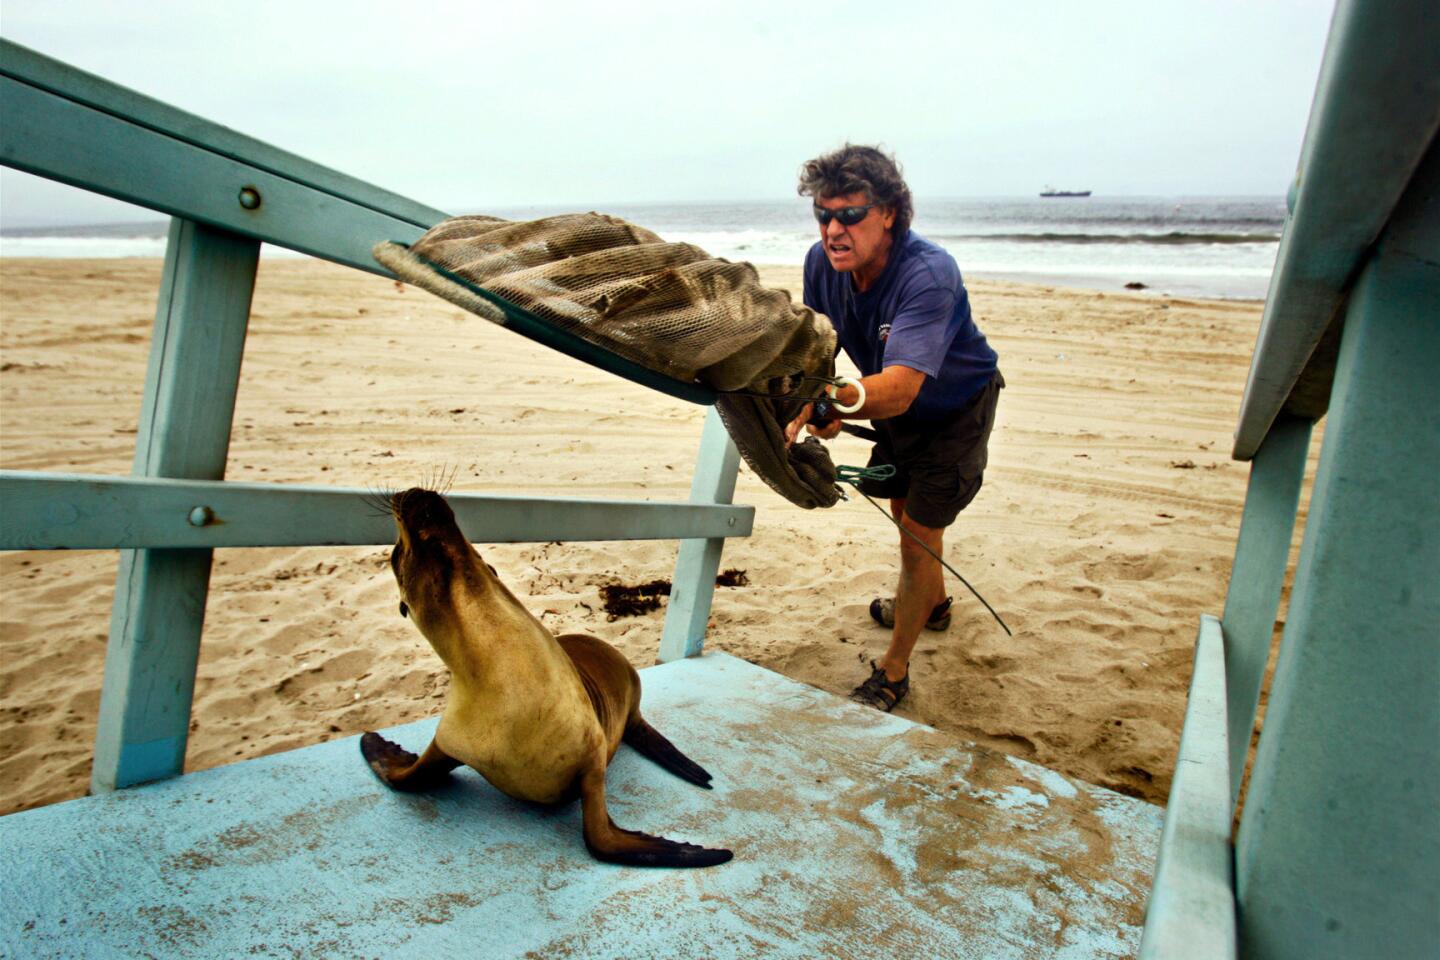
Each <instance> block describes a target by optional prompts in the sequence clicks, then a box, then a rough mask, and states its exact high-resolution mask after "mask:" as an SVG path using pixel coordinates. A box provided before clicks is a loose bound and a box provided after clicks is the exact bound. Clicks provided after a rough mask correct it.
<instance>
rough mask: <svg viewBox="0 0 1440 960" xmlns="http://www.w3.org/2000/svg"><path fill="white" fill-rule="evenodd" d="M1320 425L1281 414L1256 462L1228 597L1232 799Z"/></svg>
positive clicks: (1241, 771)
mask: <svg viewBox="0 0 1440 960" xmlns="http://www.w3.org/2000/svg"><path fill="white" fill-rule="evenodd" d="M1313 426H1314V422H1313V421H1311V420H1305V419H1302V418H1300V417H1289V416H1285V415H1283V414H1282V415H1281V416H1280V417H1279V418H1277V419H1276V421H1275V423H1274V425H1273V426H1271V428H1270V432H1269V433H1268V434H1266V435H1265V441H1264V443H1263V444H1262V445H1261V447H1260V449H1259V451H1258V452H1257V453H1256V454H1255V460H1254V461H1253V462H1252V463H1251V464H1250V485H1249V488H1248V489H1247V490H1246V492H1245V513H1244V516H1243V517H1242V518H1241V521H1240V537H1239V539H1238V540H1237V542H1236V544H1235V564H1234V566H1233V567H1232V568H1231V570H1230V589H1229V592H1227V593H1226V594H1225V615H1224V616H1223V617H1222V618H1221V622H1222V623H1223V625H1224V634H1225V689H1226V691H1227V700H1228V706H1227V709H1226V715H1227V718H1228V724H1229V730H1230V733H1229V741H1230V803H1231V805H1232V806H1233V805H1234V803H1235V800H1236V798H1237V797H1239V796H1240V781H1241V779H1242V778H1243V777H1244V775H1245V757H1246V754H1247V753H1248V752H1249V750H1250V734H1251V732H1252V731H1253V730H1254V729H1255V709H1256V707H1258V706H1259V705H1260V685H1261V683H1262V682H1263V681H1264V679H1265V665H1266V663H1268V662H1269V660H1270V638H1271V636H1272V635H1273V634H1274V632H1275V618H1276V615H1277V614H1278V612H1279V610H1280V592H1281V589H1282V588H1283V587H1284V585H1285V564H1286V561H1288V560H1289V558H1290V541H1291V540H1293V539H1294V536H1295V511H1296V509H1297V508H1298V507H1299V505H1300V485H1301V481H1302V480H1303V479H1304V477H1305V457H1306V454H1307V453H1308V452H1309V450H1310V433H1311V428H1312V427H1313Z"/></svg>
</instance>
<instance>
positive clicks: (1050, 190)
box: [1040, 187, 1090, 197]
mask: <svg viewBox="0 0 1440 960" xmlns="http://www.w3.org/2000/svg"><path fill="white" fill-rule="evenodd" d="M1040 196H1042V197H1088V196H1090V191H1089V190H1056V189H1055V188H1054V187H1046V188H1045V189H1044V190H1041V191H1040Z"/></svg>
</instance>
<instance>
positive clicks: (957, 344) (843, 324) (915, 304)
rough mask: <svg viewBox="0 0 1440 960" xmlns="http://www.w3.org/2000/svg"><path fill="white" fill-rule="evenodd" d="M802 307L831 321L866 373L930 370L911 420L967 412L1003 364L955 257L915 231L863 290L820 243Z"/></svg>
mask: <svg viewBox="0 0 1440 960" xmlns="http://www.w3.org/2000/svg"><path fill="white" fill-rule="evenodd" d="M805 305H806V306H808V307H810V308H812V309H814V310H817V311H819V312H820V313H823V314H825V316H827V317H829V318H830V322H831V323H832V324H834V326H835V331H836V333H838V334H839V339H840V346H841V347H843V348H844V350H845V353H846V354H847V355H849V357H850V359H851V360H852V361H853V362H854V363H855V366H857V367H859V368H860V373H861V374H862V375H864V376H867V377H868V376H871V375H873V374H876V373H879V372H880V371H881V370H883V369H885V368H886V367H889V366H893V365H895V364H902V365H904V366H907V367H910V368H912V369H915V370H919V371H920V372H921V373H923V374H925V375H926V377H925V384H924V386H922V387H921V388H920V393H919V395H918V396H916V397H915V402H914V403H912V404H911V405H910V410H909V412H908V414H905V415H904V416H906V417H907V418H908V419H913V420H915V421H919V422H928V421H934V420H940V419H943V418H945V417H946V416H947V415H949V414H951V413H954V412H955V411H957V410H960V409H962V408H963V407H964V406H965V405H966V404H967V403H968V402H969V401H970V400H971V398H973V397H974V396H975V394H976V393H977V392H979V390H980V389H981V388H982V387H984V386H985V385H986V384H987V383H989V382H990V378H991V377H993V376H994V375H995V371H996V369H997V367H998V361H999V356H998V355H997V354H996V353H995V351H994V349H992V348H991V346H990V344H989V343H987V342H986V341H985V335H984V334H983V333H981V332H980V329H979V328H978V327H976V326H975V321H974V319H972V318H971V316H970V296H969V294H967V293H966V292H965V283H964V281H963V280H961V278H960V267H959V266H958V265H956V263H955V258H954V257H952V256H950V254H949V253H947V252H945V250H943V249H941V248H940V247H939V246H937V245H935V244H933V243H931V242H930V241H929V240H926V239H925V238H924V237H922V236H920V235H919V234H918V233H915V232H914V231H907V232H906V234H905V236H904V237H903V238H901V239H898V240H896V241H895V244H894V246H892V247H891V248H890V258H889V260H888V261H887V262H886V264H885V269H884V271H883V272H881V274H880V277H879V278H878V279H877V280H876V281H875V283H874V284H872V285H871V287H870V289H869V290H867V291H865V292H864V293H859V292H858V291H856V290H855V287H854V284H853V283H851V281H850V274H848V273H840V272H839V271H837V270H835V269H834V268H833V267H831V266H830V261H829V260H828V259H826V257H825V249H824V245H823V244H821V243H816V244H815V245H814V246H813V247H811V248H810V252H809V253H808V254H806V255H805Z"/></svg>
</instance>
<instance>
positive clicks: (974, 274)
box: [0, 239, 1269, 305]
mask: <svg viewBox="0 0 1440 960" xmlns="http://www.w3.org/2000/svg"><path fill="white" fill-rule="evenodd" d="M160 242H161V244H162V250H161V252H160V253H157V254H155V255H135V256H123V257H111V256H68V255H67V256H60V255H56V256H35V255H33V254H23V255H12V254H8V253H4V252H3V250H0V261H16V262H21V263H27V262H31V261H38V262H51V261H59V262H68V263H103V262H108V261H122V262H131V263H136V262H141V263H143V262H151V261H153V262H156V263H163V262H164V259H165V257H164V252H163V243H164V241H163V239H162V240H161V241H160ZM261 259H262V260H316V259H317V258H315V257H311V256H310V255H309V254H305V253H298V252H296V251H292V250H287V249H284V248H280V247H276V246H274V245H272V244H264V245H262V247H261ZM732 262H733V261H732ZM743 262H746V263H750V264H751V266H753V267H755V269H756V270H758V271H760V272H761V273H766V272H774V271H785V270H795V271H799V270H800V265H799V264H795V263H769V262H761V261H750V260H746V261H743ZM961 271H962V273H963V275H964V279H965V284H966V286H967V287H968V286H969V285H970V284H971V283H972V282H977V281H978V282H981V283H1013V284H1019V285H1022V286H1033V287H1043V288H1047V289H1051V290H1058V291H1062V292H1063V291H1076V292H1088V293H1096V292H1099V293H1107V294H1109V293H1113V294H1116V295H1125V296H1151V297H1162V298H1164V297H1168V298H1171V299H1183V300H1203V301H1216V302H1219V303H1244V304H1259V305H1263V304H1264V302H1265V295H1264V294H1261V295H1259V296H1254V297H1249V296H1221V295H1216V294H1207V293H1193V292H1189V291H1184V290H1182V291H1180V292H1174V291H1171V290H1168V289H1162V288H1161V287H1162V285H1160V284H1149V283H1147V284H1145V286H1144V287H1143V288H1140V289H1127V288H1126V286H1125V284H1126V283H1128V282H1131V281H1122V280H1119V279H1118V278H1117V277H1108V276H1104V275H1100V274H1070V273H1053V272H1040V271H1037V272H1034V273H1025V272H1016V271H987V270H981V271H966V270H965V269H964V265H963V264H962V265H961ZM1078 280H1088V281H1089V282H1073V281H1078ZM1268 283H1269V280H1268V278H1267V280H1266V284H1267V285H1268ZM798 289H799V288H798V284H797V286H796V290H797V291H798ZM796 299H797V300H798V299H799V296H798V292H797V294H796Z"/></svg>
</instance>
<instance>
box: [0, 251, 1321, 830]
mask: <svg viewBox="0 0 1440 960" xmlns="http://www.w3.org/2000/svg"><path fill="white" fill-rule="evenodd" d="M159 276H160V263H159V262H158V261H151V260H92V261H75V260H71V261H62V260H19V259H5V260H0V467H3V468H5V469H11V470H50V471H64V472H72V473H93V474H112V475H113V474H127V473H129V472H130V468H131V457H132V453H133V449H134V443H135V437H136V426H137V422H138V419H139V410H140V396H141V390H142V386H143V381H144V376H145V365H146V357H147V351H148V349H149V341H150V333H151V326H152V324H153V318H154V311H155V298H156V290H157V285H158V281H159ZM762 276H763V279H764V281H765V282H766V283H767V284H768V285H771V286H779V287H785V288H788V289H790V290H791V291H793V292H794V293H795V294H796V295H797V297H798V293H799V285H800V271H799V269H798V268H779V267H776V268H762ZM970 288H971V295H972V301H973V304H974V310H975V314H976V317H977V319H978V322H979V324H980V326H981V328H982V329H983V330H984V331H985V333H986V335H987V336H988V337H989V338H990V342H991V343H992V344H994V346H995V347H996V348H997V349H998V350H999V353H1000V357H1001V367H1002V370H1003V371H1004V374H1005V378H1006V380H1007V381H1008V384H1009V386H1008V388H1007V389H1006V390H1005V391H1004V393H1003V394H1002V395H1001V399H1000V408H999V415H998V419H997V424H996V428H995V433H994V436H993V438H992V441H991V451H990V467H989V470H988V471H987V474H986V477H985V485H984V488H983V489H982V490H981V492H980V495H979V496H978V497H977V499H976V500H975V502H974V503H973V504H972V505H971V506H970V507H969V509H967V510H966V511H965V512H964V513H963V514H962V515H961V517H960V519H959V520H958V522H957V523H956V525H955V526H954V527H953V528H951V531H950V533H949V536H948V537H947V541H946V556H947V559H948V560H949V561H950V562H951V564H952V565H953V566H955V567H956V568H957V569H958V570H959V571H960V572H961V573H962V574H963V575H964V576H965V577H966V578H967V579H968V580H970V582H971V583H973V584H974V585H975V587H976V588H977V589H978V590H979V591H980V592H981V593H982V594H984V596H985V597H986V598H987V599H988V600H989V601H990V603H991V604H993V605H994V606H995V607H996V609H997V610H999V611H1000V613H1001V615H1002V616H1003V617H1004V618H1005V620H1006V621H1007V622H1008V624H1009V625H1010V627H1011V628H1012V629H1013V630H1014V636H1013V637H1007V636H1006V635H1005V634H1004V633H1003V632H1002V631H1001V629H1000V628H999V627H998V626H997V625H996V624H995V622H994V621H993V620H992V619H991V617H990V615H989V613H987V612H986V611H985V609H984V608H983V607H982V606H981V605H980V604H979V603H977V602H975V601H974V600H973V599H972V598H971V597H970V596H969V595H968V593H967V592H966V591H965V588H964V587H963V586H961V585H960V584H959V583H956V582H954V581H953V580H951V581H950V586H951V588H952V589H951V592H952V593H953V594H954V595H955V597H956V608H955V617H954V623H953V625H952V626H951V628H950V629H949V631H948V632H946V633H943V634H939V633H932V632H925V633H924V634H923V635H922V636H921V638H920V643H919V645H918V647H917V648H916V651H915V656H914V660H913V661H912V667H911V672H912V683H913V686H912V691H911V693H910V696H909V698H908V699H907V700H906V701H905V702H904V704H903V705H902V706H901V707H900V708H899V711H898V712H899V713H900V714H902V715H903V716H906V717H909V718H911V719H913V720H916V721H919V722H921V723H925V724H930V725H932V726H934V727H937V728H939V729H940V730H943V731H947V732H950V733H953V734H954V735H955V736H957V737H961V738H964V739H966V740H970V741H974V742H977V743H980V744H983V745H986V746H988V747H993V748H995V749H998V750H1001V751H1004V752H1006V753H1010V754H1014V755H1016V756H1019V757H1023V758H1025V759H1028V760H1034V761H1037V762H1039V763H1042V764H1045V765H1047V766H1050V767H1053V768H1055V769H1057V770H1059V771H1062V772H1064V773H1066V774H1070V775H1073V776H1076V777H1079V778H1081V779H1084V780H1087V781H1091V782H1093V783H1098V784H1102V785H1104V786H1108V787H1112V788H1114V789H1117V790H1121V791H1123V792H1125V793H1129V794H1132V795H1135V796H1139V797H1143V798H1145V799H1148V800H1152V801H1157V802H1163V801H1164V799H1165V797H1166V794H1167V792H1168V790H1169V786H1170V771H1171V768H1172V766H1173V763H1174V755H1175V749H1176V745H1177V742H1178V739H1179V732H1180V725H1181V719H1182V716H1183V711H1184V704H1185V694H1186V688H1187V685H1188V682H1189V676H1190V669H1191V657H1192V648H1193V644H1194V639H1195V633H1196V628H1197V622H1198V618H1199V616H1200V614H1202V613H1215V614H1218V613H1219V612H1220V610H1221V607H1222V605H1223V600H1224V590H1225V584H1226V579H1227V576H1228V573H1229V568H1230V563H1231V557H1232V553H1233V550H1234V540H1235V535H1236V531H1237V529H1238V527H1239V520H1240V510H1241V506H1242V503H1243V499H1244V493H1245V482H1246V477H1247V473H1248V468H1247V466H1246V465H1244V464H1240V463H1236V462H1233V461H1231V460H1230V458H1229V450H1230V445H1231V434H1232V431H1233V428H1234V423H1235V418H1236V415H1237V412H1238V409H1239V401H1240V395H1241V391H1242V388H1243V386H1244V381H1245V375H1246V371H1247V368H1248V361H1249V355H1250V351H1251V349H1252V347H1253V345H1254V342H1255V335H1256V330H1257V327H1258V323H1259V316H1260V307H1259V305H1258V304H1254V303H1238V302H1206V301H1191V300H1179V299H1174V298H1170V297H1166V296H1163V295H1155V294H1126V293H1100V292H1095V291H1083V290H1068V289H1057V288H1052V287H1042V286H1033V285H1022V284H1015V283H1001V282H984V281H979V282H973V283H971V284H970ZM844 366H847V364H845V363H844V361H843V358H842V367H844ZM704 415H705V410H704V408H701V407H697V406H693V405H689V404H686V403H683V402H681V401H678V400H673V399H670V398H668V397H666V396H663V395H661V394H659V393H655V392H653V391H649V390H646V389H643V388H641V387H638V386H635V385H633V384H631V383H629V382H627V381H624V380H621V379H618V378H616V377H614V376H612V375H610V374H607V373H604V372H602V371H600V370H597V369H594V368H591V367H588V366H585V365H583V364H581V363H579V362H577V361H574V360H571V359H569V358H566V357H564V356H562V355H560V354H557V353H554V352H552V351H549V350H546V349H544V348H542V347H539V346H536V345H534V344H532V343H530V342H529V341H527V340H524V339H522V338H520V337H518V336H516V335H514V334H512V333H510V332H508V331H506V330H504V329H501V328H498V327H495V326H492V325H491V324H489V323H487V322H485V321H483V320H480V319H478V318H476V317H474V316H471V315H470V314H467V313H464V312H462V311H461V310H459V309H457V308H455V307H453V306H451V305H449V304H447V303H445V302H443V301H441V300H439V299H437V298H435V297H432V296H430V295H429V294H426V293H424V292H422V291H420V290H417V289H414V288H411V287H401V286H400V285H399V284H397V283H395V282H393V281H390V280H386V279H382V278H378V277H375V276H370V275H366V274H362V273H359V272H357V271H353V270H347V269H344V268H341V267H337V266H333V265H330V264H326V263H321V262H317V261H308V260H296V259H280V258H275V259H271V258H266V259H264V260H263V261H262V264H261V269H260V280H259V284H258V287H257V291H256V295H255V302H254V311H253V315H252V320H251V325H250V333H249V339H248V341H247V344H246V353H245V362H244V370H243V373H242V377H241V383H240V390H239V397H238V401H237V405H236V412H235V427H234V433H233V437H232V440H231V446H230V459H229V467H228V472H227V476H228V477H229V478H231V479H237V480H246V481H262V482H273V483H310V484H313V483H323V484H334V485H337V486H345V487H361V488H392V489H393V488H400V487H405V486H409V485H412V484H414V483H417V482H420V481H421V480H422V479H424V478H427V477H433V476H435V475H436V474H437V472H444V473H446V474H453V490H454V491H456V492H462V491H474V492H486V493H523V494H532V495H554V496H575V497H602V498H637V499H646V500H670V501H674V500H684V499H686V498H687V497H688V495H689V487H690V480H691V473H692V469H693V461H694V456H695V452H696V449H697V446H698V442H699V437H700V428H701V424H702V421H703V418H704ZM831 449H832V453H833V455H834V458H835V460H836V462H837V463H849V464H863V463H864V462H865V459H866V456H867V445H866V444H864V443H863V442H862V441H859V440H856V439H853V438H849V437H841V438H840V439H837V440H835V441H833V442H832V443H831ZM1312 456H1313V451H1312ZM735 500H736V502H737V503H745V504H753V505H754V506H755V508H756V518H755V532H754V535H753V536H751V537H749V538H747V539H737V540H732V541H730V542H729V543H728V544H727V546H726V548H725V555H724V558H723V561H722V566H724V567H731V568H738V569H741V570H744V571H745V572H746V576H747V577H748V580H749V583H748V585H747V586H743V587H724V588H720V589H718V590H717V591H716V595H715V602H714V608H713V612H712V616H711V627H710V629H709V632H708V634H707V638H706V645H707V648H708V649H711V650H721V651H725V652H727V653H731V654H734V655H736V656H738V657H743V658H744V659H746V660H749V661H752V662H754V663H758V664H760V665H762V666H765V667H768V668H771V669H773V670H776V671H778V672H780V673H782V674H785V675H786V676H789V677H792V678H794V679H796V680H800V681H803V682H805V683H809V684H813V685H814V686H817V687H820V688H822V689H825V690H829V691H833V692H835V693H841V694H843V693H846V692H848V691H849V690H850V688H851V687H853V686H854V685H855V684H856V683H857V682H858V681H859V680H860V679H862V678H863V677H864V676H865V675H866V674H867V672H868V667H867V662H868V661H869V659H870V658H872V657H875V656H878V655H879V654H880V653H881V651H883V649H884V647H885V645H886V642H887V640H888V631H886V630H884V629H882V628H881V627H879V626H877V625H875V624H874V623H872V622H871V621H870V618H869V616H868V614H867V607H868V605H869V602H870V600H871V598H872V597H877V596H886V595H889V594H890V593H891V591H892V590H893V588H894V583H895V577H896V572H897V570H898V549H897V534H896V532H895V530H894V527H893V526H892V525H891V524H890V521H889V520H888V519H887V518H886V517H884V516H883V515H881V514H880V513H879V512H877V510H876V509H875V508H873V507H872V506H871V505H870V504H869V503H867V502H865V501H864V500H862V499H859V498H855V499H853V500H851V501H850V502H848V503H841V504H839V505H837V506H836V507H834V508H832V509H829V510H824V511H805V510H801V509H800V508H798V507H795V506H792V505H791V504H789V503H788V502H786V501H784V500H783V499H781V498H780V497H779V496H777V495H776V494H774V493H772V492H771V491H770V489H769V488H768V487H766V486H765V485H764V483H762V482H761V481H760V480H759V479H758V478H757V477H755V476H754V475H753V473H751V472H750V471H749V470H748V469H747V468H743V467H742V471H741V476H740V479H739V483H738V485H737V488H736V493H735ZM1302 509H1303V502H1302ZM478 546H479V548H480V550H481V552H482V553H483V554H484V556H485V558H486V559H487V560H488V561H489V562H490V563H491V564H492V565H494V566H495V567H496V568H497V570H498V571H499V572H500V575H501V577H502V578H503V579H504V580H505V582H506V583H507V584H508V585H509V586H510V588H511V589H512V590H513V591H515V592H516V594H517V595H518V596H520V597H521V598H522V599H523V600H524V601H525V602H526V603H527V604H528V605H529V607H530V609H531V610H532V611H533V612H534V613H535V614H536V615H537V616H539V617H540V618H541V620H542V621H543V622H544V623H545V624H546V625H548V626H550V627H552V628H553V629H556V630H557V631H559V630H565V631H585V632H589V633H593V634H595V635H597V636H599V637H602V638H604V639H606V640H608V641H610V642H611V643H613V644H615V645H616V646H617V647H619V648H620V649H621V650H622V651H623V652H624V653H625V654H626V656H628V657H629V658H630V660H631V662H632V663H634V664H635V665H636V666H637V667H644V666H648V665H650V664H652V663H654V662H655V659H656V654H657V650H658V647H659V641H660V633H661V624H662V620H663V615H664V611H663V610H660V611H657V612H653V613H650V614H646V615H642V616H637V617H627V618H622V619H617V620H614V621H611V620H608V619H607V617H606V615H605V613H604V612H603V610H602V607H601V601H600V597H599V590H600V587H601V586H603V585H605V584H607V583H614V582H628V583H639V582H643V581H647V580H652V579H655V578H665V577H670V576H671V574H672V568H673V564H674V561H675V554H676V548H677V544H676V543H675V542H673V541H627V542H618V543H614V542H612V543H541V544H508V545H494V546H492V545H487V544H479V545H478ZM387 555H388V548H387V547H384V546H369V547H353V548H335V547H312V548H304V549H292V548H283V549H224V550H218V551H216V555H215V563H214V570H213V575H212V580H211V592H210V599H209V606H208V609H207V613H206V620H205V629H204V637H203V642H202V649H201V654H200V665H199V671H198V677H197V679H196V684H195V703H194V712H193V719H192V723H191V734H190V742H189V754H188V758H187V763H186V766H187V769H192V770H193V769H201V768H205V767H211V766H215V765H218V764H224V763H229V762H231V761H234V760H239V759H243V758H246V757H254V756H259V755H262V754H267V753H272V752H275V751H279V750H287V749H291V748H294V747H299V746H303V745H305V744H311V743H316V742H318V741H322V740H328V739H332V738H335V737H346V736H351V735H353V734H356V733H358V732H360V731H363V730H368V729H374V728H381V727H386V726H389V725H392V724H397V723H402V722H405V721H409V720H415V719H418V718H422V717H427V716H432V715H435V714H436V713H437V712H438V711H439V709H440V705H441V702H442V699H443V697H444V694H445V690H446V685H447V679H446V674H445V671H444V668H443V666H442V664H441V663H440V661H439V659H438V658H437V657H436V656H435V655H434V653H433V652H432V651H431V649H430V647H429V645H428V644H427V643H426V641H425V640H424V638H423V637H421V636H420V634H419V633H418V632H417V631H416V630H415V628H414V626H413V625H412V624H411V623H410V621H408V620H405V619H402V618H401V617H400V615H399V613H398V609H397V599H398V598H397V594H396V590H395V585H394V583H393V580H392V577H391V574H390V571H389V569H388V566H387ZM116 558H117V554H116V553H115V552H113V551H112V552H91V551H74V552H64V551H56V552H31V553H7V554H0V589H3V596H4V608H3V618H0V813H5V812H10V811H14V810H20V809H25V808H28V807H33V806H38V805H41V804H46V803H51V802H54V801H57V800H62V799H65V798H69V797H76V796H80V795H82V794H84V793H85V791H86V789H87V785H88V780H89V768H90V755H91V751H92V748H93V740H94V734H95V723H96V714H97V710H98V705H99V698H100V684H101V676H102V669H103V663H104V656H105V645H106V637H107V632H108V620H109V614H110V605H111V601H112V598H113V594H114V576H115V570H116V564H117V559H116ZM1292 563H1293V557H1292ZM652 719H656V720H657V723H658V724H659V725H660V726H661V727H662V728H663V721H661V720H660V719H657V718H652ZM682 746H683V745H682ZM356 762H357V763H359V762H361V761H360V758H359V756H358V754H357V757H356Z"/></svg>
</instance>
